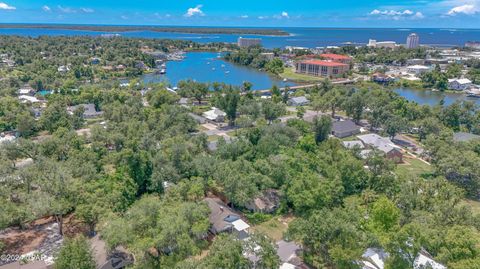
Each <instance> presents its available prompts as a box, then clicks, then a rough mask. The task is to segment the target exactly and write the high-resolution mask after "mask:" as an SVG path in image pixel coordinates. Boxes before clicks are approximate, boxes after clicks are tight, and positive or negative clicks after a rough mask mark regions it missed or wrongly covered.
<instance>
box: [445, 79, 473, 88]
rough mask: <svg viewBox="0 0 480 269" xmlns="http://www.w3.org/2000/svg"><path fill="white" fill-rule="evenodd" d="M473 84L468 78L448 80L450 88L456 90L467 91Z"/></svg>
mask: <svg viewBox="0 0 480 269" xmlns="http://www.w3.org/2000/svg"><path fill="white" fill-rule="evenodd" d="M471 86H472V81H471V80H469V79H468V78H460V79H458V78H454V79H449V80H448V88H449V89H450V90H455V91H465V90H467V89H468V88H470V87H471Z"/></svg>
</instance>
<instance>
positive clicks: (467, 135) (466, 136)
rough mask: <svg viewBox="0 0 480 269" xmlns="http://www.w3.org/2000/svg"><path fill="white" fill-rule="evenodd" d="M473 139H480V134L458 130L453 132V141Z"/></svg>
mask: <svg viewBox="0 0 480 269" xmlns="http://www.w3.org/2000/svg"><path fill="white" fill-rule="evenodd" d="M475 139H480V135H476V134H471V133H464V132H458V133H454V134H453V141H455V142H468V141H472V140H475Z"/></svg>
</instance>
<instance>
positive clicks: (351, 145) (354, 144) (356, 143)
mask: <svg viewBox="0 0 480 269" xmlns="http://www.w3.org/2000/svg"><path fill="white" fill-rule="evenodd" d="M342 144H343V146H344V147H346V148H347V149H353V148H355V147H357V148H360V149H363V148H365V146H364V145H363V143H362V141H343V142H342Z"/></svg>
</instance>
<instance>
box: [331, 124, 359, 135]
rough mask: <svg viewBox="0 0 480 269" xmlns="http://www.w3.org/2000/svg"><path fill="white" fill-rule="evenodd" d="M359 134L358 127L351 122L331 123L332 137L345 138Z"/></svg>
mask: <svg viewBox="0 0 480 269" xmlns="http://www.w3.org/2000/svg"><path fill="white" fill-rule="evenodd" d="M359 133H360V126H358V125H356V124H355V123H354V122H353V121H352V120H344V121H336V122H333V123H332V135H334V136H335V137H338V138H345V137H349V136H352V135H356V134H359Z"/></svg>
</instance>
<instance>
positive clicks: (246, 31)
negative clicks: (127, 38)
mask: <svg viewBox="0 0 480 269" xmlns="http://www.w3.org/2000/svg"><path fill="white" fill-rule="evenodd" d="M0 29H53V30H76V31H95V32H117V33H118V32H131V31H152V32H170V33H188V34H238V35H265V36H288V35H289V33H288V32H286V31H283V30H279V29H273V28H272V29H270V28H230V27H180V26H117V25H83V24H14V23H8V24H0Z"/></svg>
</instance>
